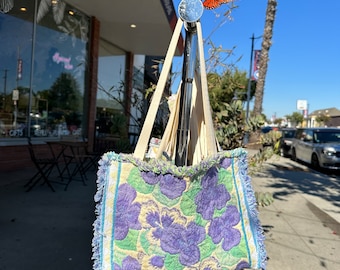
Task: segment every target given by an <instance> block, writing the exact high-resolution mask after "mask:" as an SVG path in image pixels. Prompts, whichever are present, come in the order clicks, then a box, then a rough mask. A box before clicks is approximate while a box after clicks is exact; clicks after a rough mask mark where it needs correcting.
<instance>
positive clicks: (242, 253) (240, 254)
mask: <svg viewBox="0 0 340 270" xmlns="http://www.w3.org/2000/svg"><path fill="white" fill-rule="evenodd" d="M230 253H231V255H233V256H234V257H236V258H239V259H241V258H244V257H246V256H247V252H246V250H245V249H244V248H242V247H240V246H237V247H234V248H232V249H231V250H230Z"/></svg>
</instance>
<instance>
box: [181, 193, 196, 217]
mask: <svg viewBox="0 0 340 270" xmlns="http://www.w3.org/2000/svg"><path fill="white" fill-rule="evenodd" d="M180 209H181V211H182V213H183V214H184V215H186V216H193V215H195V214H196V205H195V201H194V198H193V197H192V196H191V195H190V194H189V192H185V193H184V194H183V195H182V200H181V204H180Z"/></svg>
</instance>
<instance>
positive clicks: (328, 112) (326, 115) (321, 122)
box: [308, 107, 340, 127]
mask: <svg viewBox="0 0 340 270" xmlns="http://www.w3.org/2000/svg"><path fill="white" fill-rule="evenodd" d="M308 120H309V126H310V127H340V110H338V109H337V108H334V107H333V108H327V109H320V110H315V111H313V112H312V113H310V114H309V115H308Z"/></svg>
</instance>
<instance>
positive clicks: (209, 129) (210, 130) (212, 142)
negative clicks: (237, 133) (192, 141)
mask: <svg viewBox="0 0 340 270" xmlns="http://www.w3.org/2000/svg"><path fill="white" fill-rule="evenodd" d="M196 27H197V38H198V55H199V64H200V65H199V66H200V73H201V74H200V79H201V85H200V88H201V89H202V100H203V111H204V122H205V125H206V128H205V130H206V143H207V144H206V145H207V151H208V155H209V156H210V155H214V154H216V153H217V145H216V135H215V130H214V124H213V122H212V116H211V107H210V102H209V94H208V82H207V73H206V67H205V60H204V48H203V37H202V27H201V23H200V22H197V23H196Z"/></svg>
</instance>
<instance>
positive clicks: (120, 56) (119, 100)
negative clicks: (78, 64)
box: [96, 40, 126, 136]
mask: <svg viewBox="0 0 340 270" xmlns="http://www.w3.org/2000/svg"><path fill="white" fill-rule="evenodd" d="M125 61H126V54H125V52H124V51H123V50H120V49H119V48H117V47H115V46H113V45H112V44H110V43H108V42H106V41H105V40H100V42H99V66H98V91H97V113H96V118H97V119H96V132H97V136H106V135H108V134H111V133H112V125H114V123H113V122H114V121H115V120H117V121H119V120H120V121H121V118H122V116H121V115H122V113H123V102H124V98H125ZM118 119H119V120H118Z"/></svg>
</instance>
